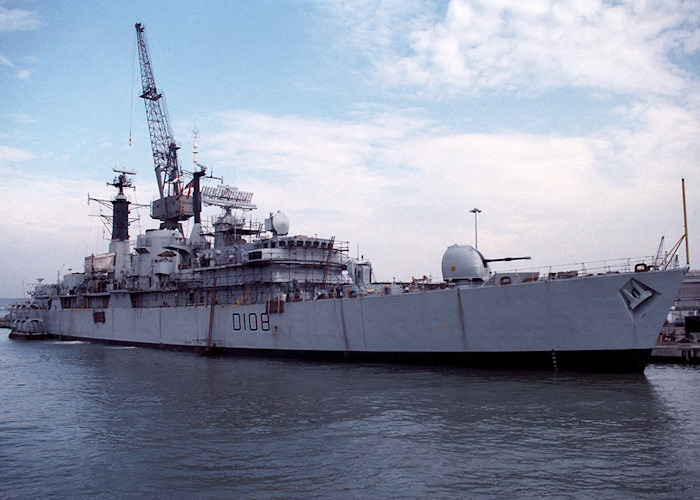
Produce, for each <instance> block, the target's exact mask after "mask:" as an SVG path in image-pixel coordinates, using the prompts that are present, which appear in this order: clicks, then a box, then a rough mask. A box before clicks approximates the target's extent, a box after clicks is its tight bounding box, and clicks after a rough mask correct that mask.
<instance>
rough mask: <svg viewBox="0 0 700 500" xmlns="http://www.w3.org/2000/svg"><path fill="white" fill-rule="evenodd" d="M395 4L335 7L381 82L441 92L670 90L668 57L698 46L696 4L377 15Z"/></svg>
mask: <svg viewBox="0 0 700 500" xmlns="http://www.w3.org/2000/svg"><path fill="white" fill-rule="evenodd" d="M412 5H413V7H412V8H414V9H415V4H412ZM392 9H394V6H393V5H392V4H389V7H387V6H384V7H374V6H368V5H365V6H363V8H362V11H363V14H362V15H357V12H356V11H358V10H361V9H351V8H349V7H348V8H346V9H341V8H339V10H338V11H336V14H337V15H338V16H339V17H340V18H341V19H342V20H343V22H344V23H346V24H348V25H349V26H350V33H351V35H350V38H351V40H352V41H353V43H355V44H357V45H358V46H359V47H360V48H361V49H362V50H364V51H365V54H366V56H367V57H368V58H369V59H370V60H371V61H372V63H373V65H374V66H375V67H376V68H377V69H378V71H379V74H380V75H381V77H382V78H383V79H384V81H385V82H387V83H388V84H390V85H393V86H403V85H409V86H418V87H422V88H424V89H428V90H433V91H439V92H444V91H446V92H448V93H452V92H466V93H470V94H482V93H489V92H491V91H497V92H506V93H528V92H530V93H531V92H539V91H541V90H544V89H550V88H557V87H562V86H574V87H584V88H595V89H602V90H605V91H612V92H620V93H636V94H661V95H677V94H679V93H681V92H683V91H684V90H686V89H687V86H688V81H689V80H690V77H689V75H687V74H686V73H685V72H684V71H683V70H681V69H680V68H679V67H678V66H676V65H675V64H674V63H673V62H672V60H671V59H670V56H671V55H672V54H673V52H674V51H677V50H681V51H685V52H686V53H689V52H693V51H696V50H697V48H698V46H700V41H699V39H700V35H699V34H698V30H697V27H696V25H695V23H694V22H692V20H693V19H698V18H699V17H700V4H698V3H697V2H682V1H680V0H676V1H663V2H661V1H658V2H657V1H649V2H614V3H613V2H607V1H595V0H591V1H588V0H586V1H580V0H564V1H562V0H556V1H555V0H539V1H534V0H533V1H528V2H520V1H508V0H499V1H496V0H483V1H482V0H451V1H450V2H449V5H448V7H447V9H446V11H445V13H444V15H443V16H441V18H440V19H436V18H435V16H427V15H425V13H424V12H425V8H424V6H421V9H420V10H413V11H412V17H410V16H409V15H408V13H407V12H406V11H405V10H404V12H402V15H401V16H396V15H395V13H392V14H393V15H384V12H385V11H386V10H392ZM374 33H378V34H379V36H377V37H375V36H374Z"/></svg>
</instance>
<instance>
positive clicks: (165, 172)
mask: <svg viewBox="0 0 700 500" xmlns="http://www.w3.org/2000/svg"><path fill="white" fill-rule="evenodd" d="M136 39H137V44H138V49H139V62H140V66H141V84H142V87H143V93H142V94H141V96H140V97H141V98H143V102H144V104H145V106H146V120H147V121H148V133H149V135H150V137H151V148H152V150H153V162H154V164H155V172H156V181H157V182H158V193H159V194H160V199H158V200H155V201H154V202H153V203H152V205H151V217H153V218H154V219H158V220H160V221H162V223H161V228H163V229H177V228H179V223H180V221H183V220H186V219H188V218H189V217H191V216H192V214H193V211H192V200H190V199H189V197H184V196H182V194H183V193H182V170H181V168H180V164H179V162H178V158H177V150H178V149H179V148H178V146H177V144H175V139H174V138H173V132H172V128H171V126H170V118H169V117H168V110H167V107H166V104H165V97H164V96H163V95H162V94H161V93H159V92H158V89H157V88H156V82H155V79H154V77H153V69H152V67H151V57H150V54H149V50H148V41H147V40H146V33H145V31H144V26H143V25H142V24H140V23H137V24H136Z"/></svg>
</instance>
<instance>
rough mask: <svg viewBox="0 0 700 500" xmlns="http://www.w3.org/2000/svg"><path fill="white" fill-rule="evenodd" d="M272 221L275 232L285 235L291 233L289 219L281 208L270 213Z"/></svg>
mask: <svg viewBox="0 0 700 500" xmlns="http://www.w3.org/2000/svg"><path fill="white" fill-rule="evenodd" d="M270 223H271V225H272V231H274V233H275V234H279V235H280V236H284V235H285V234H287V233H289V219H288V218H287V216H286V215H284V214H283V213H282V212H280V211H279V210H278V211H277V213H276V214H274V215H270Z"/></svg>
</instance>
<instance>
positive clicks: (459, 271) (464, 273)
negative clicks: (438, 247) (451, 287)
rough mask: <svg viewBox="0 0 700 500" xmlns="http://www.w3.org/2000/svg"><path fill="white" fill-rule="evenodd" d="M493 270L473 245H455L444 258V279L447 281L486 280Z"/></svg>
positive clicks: (446, 252) (447, 251) (448, 249)
mask: <svg viewBox="0 0 700 500" xmlns="http://www.w3.org/2000/svg"><path fill="white" fill-rule="evenodd" d="M490 276H491V270H490V269H489V266H488V264H487V263H486V261H485V260H484V257H483V256H482V255H481V253H480V252H479V251H478V250H477V249H476V248H474V247H473V246H471V245H458V244H456V243H455V244H454V245H452V246H450V247H448V248H447V250H445V253H444V254H443V256H442V279H444V280H445V281H461V280H472V281H473V280H484V281H486V280H487V279H488V278H489V277H490Z"/></svg>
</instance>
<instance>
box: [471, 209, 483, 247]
mask: <svg viewBox="0 0 700 500" xmlns="http://www.w3.org/2000/svg"><path fill="white" fill-rule="evenodd" d="M469 212H470V213H473V214H474V248H476V249H477V250H478V249H479V238H478V233H477V225H476V216H477V214H479V213H481V210H479V209H478V208H472V209H471V210H470V211H469Z"/></svg>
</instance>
